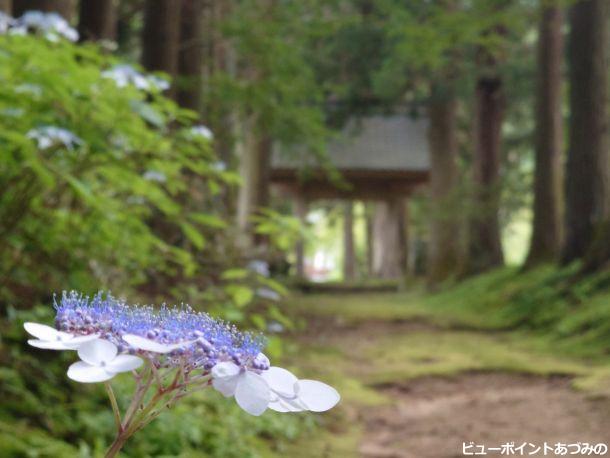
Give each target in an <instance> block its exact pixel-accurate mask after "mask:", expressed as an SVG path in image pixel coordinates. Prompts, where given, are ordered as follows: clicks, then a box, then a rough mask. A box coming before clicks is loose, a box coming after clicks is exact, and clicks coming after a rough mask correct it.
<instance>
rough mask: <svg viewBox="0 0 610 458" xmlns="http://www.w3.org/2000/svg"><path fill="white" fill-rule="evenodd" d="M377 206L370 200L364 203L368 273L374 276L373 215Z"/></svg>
mask: <svg viewBox="0 0 610 458" xmlns="http://www.w3.org/2000/svg"><path fill="white" fill-rule="evenodd" d="M374 210H375V206H374V204H371V203H370V202H367V203H365V204H364V218H365V225H366V226H365V232H366V273H367V275H368V276H370V277H372V276H373V243H374V242H373V240H374V236H373V215H374Z"/></svg>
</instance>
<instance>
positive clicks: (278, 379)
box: [261, 366, 299, 397]
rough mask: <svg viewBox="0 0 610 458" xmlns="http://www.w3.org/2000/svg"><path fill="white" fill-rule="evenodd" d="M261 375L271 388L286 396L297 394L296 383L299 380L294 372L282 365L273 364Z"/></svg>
mask: <svg viewBox="0 0 610 458" xmlns="http://www.w3.org/2000/svg"><path fill="white" fill-rule="evenodd" d="M261 377H263V378H264V379H265V381H266V382H267V383H268V384H269V388H271V389H272V390H273V391H275V392H276V393H277V394H279V395H281V396H285V397H293V396H295V385H296V383H297V382H298V381H299V379H297V378H296V377H295V376H294V375H293V374H292V372H290V371H287V370H286V369H283V368H281V367H276V366H272V367H270V368H269V370H266V371H263V372H262V373H261Z"/></svg>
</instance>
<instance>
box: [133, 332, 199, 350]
mask: <svg viewBox="0 0 610 458" xmlns="http://www.w3.org/2000/svg"><path fill="white" fill-rule="evenodd" d="M123 340H124V341H125V342H127V343H128V344H129V345H131V346H132V347H135V348H137V349H138V350H143V351H152V352H153V353H169V352H170V351H173V350H176V349H178V348H181V347H184V346H185V345H189V344H191V343H193V341H190V342H181V343H177V344H162V343H159V342H156V341H154V340H151V339H147V338H146V337H141V336H136V335H135V334H126V335H124V336H123Z"/></svg>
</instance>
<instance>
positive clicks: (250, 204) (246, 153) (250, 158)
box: [238, 121, 273, 244]
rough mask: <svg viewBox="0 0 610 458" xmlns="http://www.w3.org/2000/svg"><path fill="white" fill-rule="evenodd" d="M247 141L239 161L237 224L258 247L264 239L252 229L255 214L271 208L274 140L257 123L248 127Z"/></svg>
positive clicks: (246, 128)
mask: <svg viewBox="0 0 610 458" xmlns="http://www.w3.org/2000/svg"><path fill="white" fill-rule="evenodd" d="M244 127H245V132H246V134H245V137H246V141H245V142H244V144H243V148H242V151H241V158H240V168H241V170H240V174H241V177H242V181H243V184H242V186H241V187H240V189H239V201H238V221H239V226H240V228H241V229H242V230H243V231H244V233H245V234H246V236H247V238H248V239H249V240H250V241H254V243H255V244H260V243H262V242H264V239H261V238H260V237H255V236H254V234H253V230H252V221H251V217H252V215H255V214H257V213H258V212H259V211H260V210H261V209H262V208H264V207H267V206H268V205H269V186H270V177H269V174H270V171H271V148H272V144H273V142H272V139H271V137H269V136H268V135H266V134H264V133H262V129H261V128H260V127H257V126H256V124H255V121H251V122H248V123H247V124H246V125H245V126H244Z"/></svg>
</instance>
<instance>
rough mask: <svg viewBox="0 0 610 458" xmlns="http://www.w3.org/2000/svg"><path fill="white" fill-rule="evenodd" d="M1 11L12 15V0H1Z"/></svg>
mask: <svg viewBox="0 0 610 458" xmlns="http://www.w3.org/2000/svg"><path fill="white" fill-rule="evenodd" d="M0 11H2V12H3V13H4V14H8V15H9V16H11V15H12V14H13V2H12V0H0Z"/></svg>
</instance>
